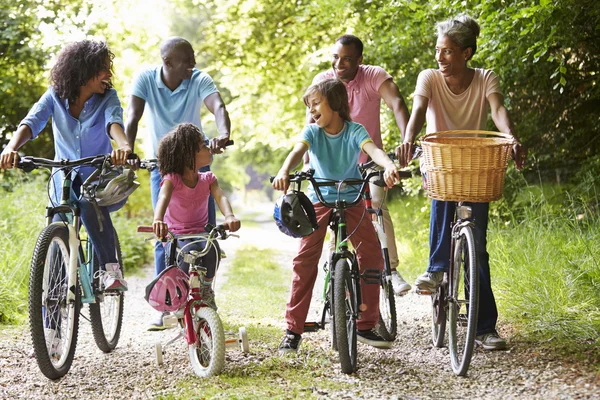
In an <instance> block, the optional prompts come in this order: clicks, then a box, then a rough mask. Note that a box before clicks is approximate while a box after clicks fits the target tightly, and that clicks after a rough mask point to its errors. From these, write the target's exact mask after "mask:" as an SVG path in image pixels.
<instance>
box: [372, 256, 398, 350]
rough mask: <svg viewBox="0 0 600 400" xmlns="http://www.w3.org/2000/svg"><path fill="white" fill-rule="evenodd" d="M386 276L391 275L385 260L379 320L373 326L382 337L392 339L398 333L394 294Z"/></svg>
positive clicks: (380, 291)
mask: <svg viewBox="0 0 600 400" xmlns="http://www.w3.org/2000/svg"><path fill="white" fill-rule="evenodd" d="M384 260H385V257H384ZM388 276H391V270H390V265H389V264H388V263H387V262H385V264H384V270H383V272H382V274H381V288H380V290H379V321H378V322H377V326H376V327H375V328H376V330H377V333H379V335H380V336H381V337H382V338H384V339H385V340H389V341H394V340H395V339H396V335H397V333H398V322H397V316H396V296H395V294H394V288H393V287H392V282H391V281H390V280H388V279H387V277H388Z"/></svg>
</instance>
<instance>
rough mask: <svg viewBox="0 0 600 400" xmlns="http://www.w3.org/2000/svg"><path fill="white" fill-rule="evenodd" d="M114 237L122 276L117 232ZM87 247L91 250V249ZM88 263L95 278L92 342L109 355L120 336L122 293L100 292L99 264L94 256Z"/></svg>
mask: <svg viewBox="0 0 600 400" xmlns="http://www.w3.org/2000/svg"><path fill="white" fill-rule="evenodd" d="M114 235H115V252H116V253H117V254H116V255H117V262H118V263H119V265H120V266H121V274H123V258H122V256H121V245H120V243H119V237H118V236H117V232H115V233H114ZM89 247H90V250H91V248H92V247H91V246H89ZM88 254H89V253H88ZM88 257H89V255H88ZM90 258H91V257H90ZM90 262H92V263H93V264H92V266H93V271H94V274H93V276H95V278H94V285H93V286H94V290H95V291H96V302H95V303H90V322H91V325H92V333H93V334H94V340H95V341H96V345H97V346H98V348H99V349H100V350H102V351H103V352H105V353H110V352H111V351H113V350H114V349H115V347H117V343H119V337H120V336H121V325H122V323H123V300H124V295H123V292H122V291H109V292H100V291H99V288H100V287H101V279H102V278H101V276H100V274H98V273H97V272H98V271H99V270H100V263H99V262H98V257H96V254H94V257H93V260H90ZM122 276H124V275H122Z"/></svg>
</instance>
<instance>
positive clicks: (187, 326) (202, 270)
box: [138, 224, 249, 377]
mask: <svg viewBox="0 0 600 400" xmlns="http://www.w3.org/2000/svg"><path fill="white" fill-rule="evenodd" d="M227 229H228V227H227V225H226V224H223V225H218V226H216V227H213V226H212V225H210V224H209V225H207V226H206V232H208V233H202V234H193V235H174V234H173V233H171V232H169V233H168V238H167V239H166V240H165V241H167V242H170V243H171V247H170V252H169V254H168V256H167V257H168V262H167V265H169V266H170V267H167V269H165V271H163V272H162V273H161V274H160V275H159V276H158V277H157V278H156V279H155V281H154V282H159V283H160V284H162V283H163V282H164V284H165V285H167V286H168V285H173V286H171V288H172V289H174V290H172V291H173V294H169V295H168V296H166V297H165V296H163V297H162V300H161V301H159V304H155V303H154V302H155V301H156V300H152V297H151V296H152V295H151V294H150V293H149V289H146V300H148V301H149V303H150V305H152V306H153V307H155V308H157V309H159V310H160V309H162V307H164V306H165V302H168V303H169V305H171V304H174V305H176V307H175V308H176V311H174V312H172V313H170V314H169V315H166V316H164V317H163V322H164V323H165V325H166V326H172V327H176V326H179V332H178V334H177V336H175V337H174V338H173V339H171V340H169V341H168V342H167V343H165V344H164V345H163V344H160V343H157V344H156V345H155V351H156V361H157V363H158V364H159V365H162V363H163V356H164V348H165V347H166V346H169V345H170V344H172V343H174V342H175V341H176V340H178V339H180V338H185V339H186V341H187V344H188V352H189V357H190V362H191V364H192V369H193V370H194V373H195V374H196V375H198V376H200V377H209V376H214V375H218V374H219V373H220V372H221V370H222V368H223V364H224V362H225V349H226V348H234V347H237V346H238V345H239V346H240V347H241V350H242V351H243V352H245V353H247V352H248V351H249V346H248V336H247V334H246V330H245V328H244V327H241V328H240V329H239V338H238V339H235V338H230V339H227V340H226V339H225V332H224V330H223V324H222V322H221V318H220V317H219V314H217V311H216V310H214V309H213V308H211V306H210V304H208V303H207V302H206V301H205V300H204V299H203V298H202V295H201V290H200V285H201V283H200V281H201V279H203V277H204V275H205V274H206V267H204V266H203V258H204V256H205V255H206V254H208V252H209V251H210V250H211V249H214V250H215V251H216V254H217V268H218V265H219V261H220V256H219V254H220V252H219V246H218V244H217V239H221V240H224V239H227V238H228V237H229V236H237V235H233V234H228V233H227ZM138 232H147V233H152V232H153V230H152V226H140V227H138ZM183 239H186V240H189V242H187V243H186V244H185V245H184V246H183V247H182V248H180V249H178V248H177V247H178V246H177V243H178V240H183ZM197 243H203V244H204V249H202V250H192V249H193V248H194V244H197ZM178 261H183V262H186V263H188V264H189V266H190V269H189V276H188V275H186V274H185V272H184V271H183V270H181V269H180V268H179V267H178V264H179V263H178ZM163 275H164V276H163ZM161 278H162V281H163V282H160V281H161ZM154 282H153V283H154ZM213 285H214V281H213ZM167 289H168V287H167ZM153 290H154V289H153ZM161 290H164V289H161ZM176 296H177V297H178V298H176ZM176 301H178V302H179V303H176Z"/></svg>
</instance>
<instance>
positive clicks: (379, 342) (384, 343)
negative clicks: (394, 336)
mask: <svg viewBox="0 0 600 400" xmlns="http://www.w3.org/2000/svg"><path fill="white" fill-rule="evenodd" d="M356 338H357V339H358V341H359V342H361V343H364V344H368V345H369V346H373V347H376V348H378V349H391V348H392V342H391V341H389V340H385V339H384V338H382V337H381V336H379V334H378V333H377V332H376V331H375V329H366V330H362V331H361V330H358V331H357V336H356Z"/></svg>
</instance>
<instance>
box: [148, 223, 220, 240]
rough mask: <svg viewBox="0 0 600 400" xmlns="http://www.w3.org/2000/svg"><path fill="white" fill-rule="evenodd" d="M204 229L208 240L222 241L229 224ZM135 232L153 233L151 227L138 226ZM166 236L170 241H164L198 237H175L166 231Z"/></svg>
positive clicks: (208, 226)
mask: <svg viewBox="0 0 600 400" xmlns="http://www.w3.org/2000/svg"><path fill="white" fill-rule="evenodd" d="M204 229H205V230H206V232H208V237H209V240H210V239H214V238H216V237H217V236H219V237H220V238H221V239H222V240H224V239H227V237H228V236H229V235H227V231H228V230H229V224H227V223H224V224H219V225H217V226H212V225H211V224H206V226H205V227H204ZM137 231H138V232H139V233H154V228H153V227H152V225H140V226H138V227H137ZM167 235H168V236H169V237H170V239H166V238H165V239H164V241H168V240H173V239H185V238H186V236H187V237H197V236H199V235H198V234H191V235H186V234H183V235H176V234H174V233H173V232H171V231H167Z"/></svg>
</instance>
